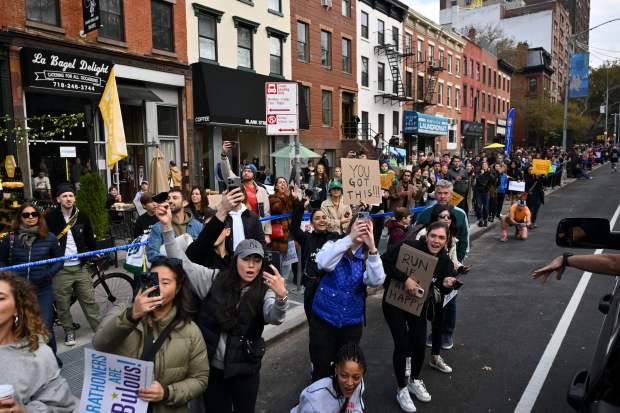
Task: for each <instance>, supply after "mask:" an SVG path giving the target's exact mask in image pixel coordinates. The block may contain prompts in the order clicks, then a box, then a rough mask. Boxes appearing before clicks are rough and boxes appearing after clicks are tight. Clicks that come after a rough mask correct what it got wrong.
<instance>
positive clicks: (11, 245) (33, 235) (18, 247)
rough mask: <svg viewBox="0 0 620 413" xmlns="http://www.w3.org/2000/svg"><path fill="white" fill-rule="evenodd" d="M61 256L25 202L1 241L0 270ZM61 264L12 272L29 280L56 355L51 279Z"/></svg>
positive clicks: (36, 213) (53, 238)
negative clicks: (0, 268)
mask: <svg viewBox="0 0 620 413" xmlns="http://www.w3.org/2000/svg"><path fill="white" fill-rule="evenodd" d="M62 256H63V253H62V249H61V248H60V245H59V244H58V241H57V240H56V236H55V235H54V234H52V233H51V232H49V230H48V228H47V224H46V222H45V220H44V219H42V218H41V213H40V212H39V210H38V209H37V208H36V207H35V206H34V205H32V204H31V203H28V202H24V203H23V204H22V206H21V207H20V208H19V210H18V211H17V214H16V215H15V219H14V220H13V227H12V231H11V232H9V233H8V234H7V235H5V236H4V238H2V241H1V242H0V267H6V266H10V265H18V264H25V263H28V262H35V261H40V260H46V259H49V258H56V257H62ZM62 265H63V263H62V261H60V262H56V263H54V264H47V265H37V266H34V267H28V268H24V269H21V270H17V271H15V273H16V274H17V275H18V276H20V277H23V278H25V279H27V280H28V281H30V283H31V284H32V285H33V287H34V289H35V291H36V293H37V300H38V302H39V307H41V317H42V318H43V321H44V322H45V326H46V327H47V329H48V331H49V337H50V338H49V342H48V344H49V346H50V347H51V348H52V350H53V351H54V354H56V338H55V337H54V311H53V304H54V290H53V287H52V278H53V277H54V276H55V275H56V273H58V271H60V269H61V268H62Z"/></svg>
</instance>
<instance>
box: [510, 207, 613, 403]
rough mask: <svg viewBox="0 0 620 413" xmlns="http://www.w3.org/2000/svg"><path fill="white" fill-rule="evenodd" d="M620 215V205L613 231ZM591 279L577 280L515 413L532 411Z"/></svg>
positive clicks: (582, 278) (589, 273)
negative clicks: (577, 282)
mask: <svg viewBox="0 0 620 413" xmlns="http://www.w3.org/2000/svg"><path fill="white" fill-rule="evenodd" d="M619 215H620V205H618V207H617V208H616V212H614V215H613V217H612V218H611V221H610V223H609V224H610V228H611V229H613V228H614V227H615V225H616V221H617V220H618V216H619ZM602 252H603V250H602V249H598V250H596V251H595V252H594V254H600V253H602ZM591 277H592V273H591V272H584V273H583V275H582V276H581V279H580V280H579V284H577V287H576V288H575V291H574V292H573V296H572V297H571V299H570V301H569V302H568V305H567V306H566V309H565V310H564V314H562V318H561V319H560V322H559V323H558V325H557V327H556V328H555V331H554V332H553V335H552V336H551V340H549V343H548V344H547V347H546V348H545V351H544V353H543V355H542V357H541V358H540V361H539V362H538V365H537V366H536V370H534V373H533V374H532V377H531V378H530V381H529V383H528V384H527V387H526V388H525V391H524V392H523V394H522V395H521V399H520V400H519V403H517V407H515V413H529V412H531V411H532V408H533V407H534V404H535V403H536V399H537V398H538V395H539V394H540V390H541V389H542V387H543V384H545V380H546V379H547V375H548V374H549V370H550V369H551V366H552V365H553V361H554V360H555V357H556V356H557V354H558V351H559V350H560V346H561V345H562V341H564V337H565V336H566V332H567V331H568V327H570V323H571V322H572V321H573V317H574V316H575V312H576V311H577V308H578V307H579V303H580V302H581V299H582V297H583V294H584V292H585V290H586V287H587V286H588V282H590V278H591Z"/></svg>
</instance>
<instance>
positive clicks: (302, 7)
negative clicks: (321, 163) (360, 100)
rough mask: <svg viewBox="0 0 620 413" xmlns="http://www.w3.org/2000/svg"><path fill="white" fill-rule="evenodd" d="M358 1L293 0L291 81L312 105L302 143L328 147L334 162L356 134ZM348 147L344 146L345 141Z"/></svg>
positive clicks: (316, 146) (321, 148)
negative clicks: (325, 3)
mask: <svg viewBox="0 0 620 413" xmlns="http://www.w3.org/2000/svg"><path fill="white" fill-rule="evenodd" d="M356 15H357V2H356V1H341V2H339V1H335V2H333V6H332V7H327V6H323V5H322V4H321V2H319V1H312V2H302V1H293V2H291V29H292V35H291V47H292V50H293V52H292V55H293V56H292V67H293V80H295V81H297V82H298V83H300V84H301V89H300V91H301V94H300V98H303V99H304V101H305V104H306V107H307V108H308V119H309V129H308V130H305V131H302V133H301V135H300V138H301V142H302V143H303V144H304V145H306V146H307V147H309V148H312V149H313V150H314V151H316V152H318V153H321V154H322V153H323V151H326V152H327V156H328V159H329V160H330V165H334V162H335V161H336V160H337V159H339V158H340V157H342V156H343V150H342V142H343V140H345V139H355V138H357V128H356V123H355V122H353V119H354V116H355V114H356V113H357V79H356V73H357V60H356V55H357V40H356V26H357V25H356ZM345 146H346V145H345Z"/></svg>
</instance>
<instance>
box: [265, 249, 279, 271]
mask: <svg viewBox="0 0 620 413" xmlns="http://www.w3.org/2000/svg"><path fill="white" fill-rule="evenodd" d="M263 263H264V266H265V271H267V272H269V273H270V272H272V271H273V270H272V269H271V267H270V265H273V266H274V267H276V269H277V270H278V271H281V268H282V255H281V254H280V251H272V250H267V251H265V259H264V261H263Z"/></svg>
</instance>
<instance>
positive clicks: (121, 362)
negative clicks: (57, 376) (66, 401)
mask: <svg viewBox="0 0 620 413" xmlns="http://www.w3.org/2000/svg"><path fill="white" fill-rule="evenodd" d="M84 352H85V354H84V381H83V384H82V398H81V400H80V412H94V413H97V412H101V413H103V412H134V413H146V411H147V408H148V402H145V401H143V400H141V399H140V398H139V397H138V390H139V389H144V388H147V387H149V386H150V385H151V383H153V362H151V361H143V360H136V359H132V358H129V357H122V356H117V355H116V354H108V353H102V352H100V351H95V350H92V349H89V348H87V349H85V351H84Z"/></svg>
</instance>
